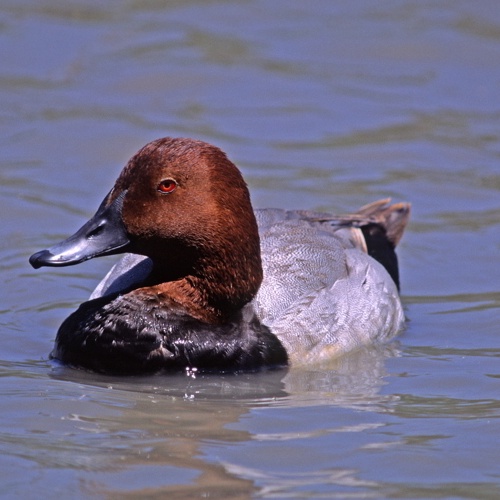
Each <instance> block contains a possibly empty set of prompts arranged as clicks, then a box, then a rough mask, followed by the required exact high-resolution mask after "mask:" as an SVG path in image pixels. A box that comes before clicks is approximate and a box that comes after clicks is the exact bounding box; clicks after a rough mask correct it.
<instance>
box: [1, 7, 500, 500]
mask: <svg viewBox="0 0 500 500" xmlns="http://www.w3.org/2000/svg"><path fill="white" fill-rule="evenodd" d="M0 58H1V60H2V65H1V67H2V71H1V72H0V102H1V106H0V124H1V129H2V134H1V136H0V144H1V148H0V212H1V214H2V216H1V224H0V232H1V233H0V266H1V269H2V277H3V285H2V287H1V291H0V297H1V301H0V323H1V333H2V335H1V339H0V370H1V371H0V374H1V375H2V377H1V378H0V390H1V394H2V399H1V401H2V411H1V414H0V415H1V416H0V484H1V485H2V488H1V491H2V494H3V495H4V496H5V497H19V498H35V497H37V498H39V497H40V495H41V494H43V496H55V495H59V496H61V497H63V498H65V497H68V496H71V497H72V498H88V497H97V498H123V497H125V498H126V497H128V496H129V497H138V496H140V497H148V498H156V497H157V498H164V497H166V496H168V497H169V498H195V497H208V496H210V497H214V498H236V499H238V498H249V497H254V498H261V497H263V498H346V497H349V498H491V499H493V498H498V496H499V495H500V465H499V463H500V461H499V460H498V458H499V452H498V442H499V440H500V426H499V416H500V398H499V383H500V380H499V379H500V365H499V362H500V360H499V358H500V336H499V333H500V332H499V327H498V324H499V322H498V318H499V309H500V285H499V283H500V266H499V258H498V255H499V250H500V166H499V165H500V125H499V124H500V101H499V98H498V96H499V90H498V89H499V88H500V87H499V84H500V66H499V65H498V64H497V62H498V61H499V60H500V10H499V9H498V6H497V5H496V3H495V2H491V1H477V2H465V1H455V2H446V1H444V2H426V1H416V0H412V1H411V0H408V1H400V2H393V1H385V0H384V1H380V2H369V1H363V0H361V1H358V2H350V3H349V4H347V3H342V2H340V3H338V2H327V1H322V0H314V1H311V2H299V1H294V0H291V1H282V0H277V1H274V2H264V1H257V0H247V1H243V0H241V1H232V2H226V1H223V0H214V1H211V2H199V1H194V0H193V1H183V2H161V1H155V0H149V1H145V0H144V1H138V0H136V1H132V0H130V1H126V2H119V1H109V2H105V3H104V2H97V1H83V0H72V1H71V2H67V1H62V0H42V1H34V0H21V1H20V0H15V1H14V0H5V1H4V2H3V3H2V6H0ZM165 135H172V136H189V137H195V138H199V139H203V140H207V141H209V142H212V143H214V144H216V145H218V146H220V147H221V148H223V149H224V150H225V151H227V152H228V154H229V156H230V157H231V158H232V159H233V160H234V161H235V162H236V163H237V164H238V165H239V166H240V168H241V169H242V171H243V173H244V175H245V177H246V179H247V181H248V183H249V186H250V189H251V192H252V199H253V203H254V205H255V206H257V207H265V206H275V207H283V208H313V209H318V210H328V211H338V212H346V211H350V210H352V209H355V208H357V207H358V206H360V205H363V204H365V203H368V202H371V201H373V200H375V199H377V198H383V197H387V196H390V197H392V198H393V199H395V200H408V201H410V202H412V204H413V214H412V221H411V224H410V226H409V228H408V231H407V233H406V234H405V237H404V239H403V241H402V243H401V247H400V253H399V254H400V262H401V274H402V294H403V299H404V303H405V307H406V313H407V316H408V327H407V329H406V331H405V332H404V333H402V334H401V335H400V336H399V338H398V340H397V341H395V342H394V343H392V344H390V345H388V346H378V347H373V348H368V349H365V350H363V351H360V352H357V353H353V354H352V355H350V356H346V357H345V358H342V359H340V360H336V361H332V363H330V364H329V365H328V366H321V367H311V368H310V369H308V370H293V369H291V370H288V371H278V372H270V373H261V374H248V375H239V376H211V377H198V378H192V377H187V376H184V375H182V376H180V375H179V376H172V377H144V378H125V379H119V378H112V377H103V376H97V375H93V374H88V373H82V372H79V371H75V370H71V369H67V368H61V367H58V366H56V365H54V364H52V363H51V362H49V361H48V353H49V351H50V349H51V346H52V342H53V339H54V336H55V332H56V331H57V328H58V326H59V324H60V323H61V321H62V320H63V319H64V318H65V317H66V316H67V315H68V314H69V313H70V312H71V311H72V310H74V309H75V307H76V306H77V305H78V304H79V303H81V302H82V301H83V300H85V298H86V297H88V295H89V294H90V292H91V291H92V289H93V287H94V286H95V285H96V283H97V282H98V281H99V279H100V277H101V276H102V275H103V274H104V273H105V272H106V270H107V269H108V268H109V267H110V265H111V264H112V262H113V261H114V259H113V258H102V259H97V260H95V261H90V262H87V263H85V264H82V265H81V266H77V267H72V268H65V269H58V270H57V269H42V270H38V271H34V270H33V269H31V268H30V267H29V265H28V263H27V258H28V257H29V255H30V254H31V253H33V252H34V251H36V250H39V249H41V248H45V247H47V246H48V245H50V244H52V243H54V242H57V241H59V240H60V239H62V238H64V237H65V236H67V235H69V234H71V233H72V232H73V231H74V230H75V229H77V228H78V227H79V226H80V225H81V224H82V223H83V222H84V221H85V219H86V218H87V217H88V216H90V215H92V213H93V212H94V211H95V209H96V208H97V206H98V204H99V202H100V201H101V199H102V198H103V197H104V195H105V194H106V193H107V191H108V190H109V188H110V187H111V185H112V182H113V180H114V179H115V177H116V176H117V174H118V173H119V171H120V169H121V167H122V165H123V164H124V162H125V161H126V160H127V159H128V158H129V157H130V156H131V155H132V154H133V153H134V152H135V151H136V150H137V149H138V148H139V147H141V146H142V145H143V144H145V143H146V142H148V141H150V140H153V139H155V138H157V137H162V136H165Z"/></svg>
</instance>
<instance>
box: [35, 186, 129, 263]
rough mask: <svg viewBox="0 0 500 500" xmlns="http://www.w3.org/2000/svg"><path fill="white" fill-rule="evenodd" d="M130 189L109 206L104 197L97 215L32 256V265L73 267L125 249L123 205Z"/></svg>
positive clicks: (127, 238)
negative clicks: (66, 236)
mask: <svg viewBox="0 0 500 500" xmlns="http://www.w3.org/2000/svg"><path fill="white" fill-rule="evenodd" d="M125 194H126V191H123V192H122V193H120V195H119V196H118V197H117V198H115V200H114V201H113V202H112V203H111V204H109V205H107V206H106V200H107V199H108V197H106V198H105V199H104V201H103V202H102V203H101V206H100V207H99V209H98V210H97V212H96V214H95V215H94V216H93V217H92V218H91V219H90V220H89V221H88V222H87V223H86V224H84V225H83V226H82V227H81V228H80V229H79V230H78V231H77V232H76V233H75V234H73V235H72V236H70V237H69V238H67V239H66V240H64V241H62V242H61V243H58V244H57V245H54V246H53V247H51V248H48V249H46V250H42V251H40V252H37V253H35V254H33V255H32V256H31V257H30V264H31V265H32V266H33V267H34V268H35V269H38V268H39V267H42V266H72V265H74V264H79V263H80V262H84V261H86V260H89V259H93V258H94V257H99V256H101V255H111V254H115V253H121V252H123V251H125V248H124V247H126V246H127V245H128V244H129V243H130V240H129V237H128V234H127V230H126V229H125V226H124V224H123V219H122V207H123V198H124V197H125Z"/></svg>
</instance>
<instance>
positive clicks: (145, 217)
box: [29, 137, 410, 375]
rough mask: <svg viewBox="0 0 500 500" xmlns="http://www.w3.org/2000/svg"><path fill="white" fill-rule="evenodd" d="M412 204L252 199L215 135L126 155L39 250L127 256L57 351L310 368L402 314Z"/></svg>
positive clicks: (137, 360) (132, 371)
mask: <svg viewBox="0 0 500 500" xmlns="http://www.w3.org/2000/svg"><path fill="white" fill-rule="evenodd" d="M409 215H410V204H409V203H406V202H400V203H394V204H391V202H390V199H384V200H379V201H376V202H373V203H370V204H368V205H365V206H364V207H362V208H360V209H359V210H357V211H356V212H352V213H347V214H344V215H332V214H329V213H321V212H314V211H304V210H284V209H273V208H268V209H257V210H254V209H253V207H252V204H251V200H250V194H249V190H248V187H247V184H246V183H245V181H244V179H243V177H242V174H241V172H240V171H239V169H238V168H237V167H236V166H235V164H234V163H233V162H232V161H231V160H229V158H228V156H227V155H226V154H225V153H224V152H223V151H222V150H221V149H219V148H217V147H216V146H213V145H211V144H208V143H206V142H203V141H199V140H195V139H189V138H171V137H164V138H160V139H157V140H154V141H152V142H150V143H148V144H146V145H145V146H144V147H142V148H141V149H140V150H139V151H138V152H137V153H136V154H135V155H134V156H133V157H132V158H131V159H130V160H129V161H128V163H127V164H126V165H125V167H124V168H123V170H122V172H121V173H120V175H119V176H118V179H117V180H116V182H115V184H114V186H113V188H112V189H111V191H109V193H108V194H107V195H106V196H105V198H104V200H103V201H102V203H101V205H100V206H99V208H98V209H97V212H96V213H95V215H94V216H93V217H92V218H91V219H90V220H89V221H88V222H86V223H85V224H84V225H83V226H82V227H81V228H80V229H79V230H78V231H77V232H76V233H75V234H73V235H72V236H69V237H68V238H67V239H65V240H64V241H62V242H60V243H58V244H56V245H54V246H52V247H50V248H48V249H45V250H42V251H39V252H37V253H35V254H33V255H32V256H31V257H30V259H29V262H30V264H31V265H32V266H33V267H34V268H35V269H38V268H40V267H42V266H49V267H50V266H53V267H60V266H71V265H75V264H79V263H82V262H84V261H86V260H89V259H93V258H95V257H99V256H107V255H115V254H124V255H123V256H122V258H121V259H120V260H119V261H118V262H117V263H116V264H115V265H114V266H113V267H112V268H111V269H110V271H109V272H108V273H107V275H106V276H105V277H104V278H103V279H102V281H101V282H100V283H99V284H98V285H97V287H96V289H95V290H94V291H93V292H92V294H91V296H90V297H89V299H88V300H86V301H85V302H83V303H82V304H81V305H80V306H79V307H78V309H77V310H76V311H74V312H73V313H71V314H70V315H69V316H68V318H66V319H65V320H64V321H63V323H62V324H61V326H60V328H59V330H58V332H57V335H56V339H55V344H54V347H53V350H52V352H51V353H50V358H51V359H53V360H55V361H56V362H59V363H61V364H63V365H69V366H71V367H75V368H79V369H84V370H90V371H94V372H99V373H106V374H113V375H138V374H150V373H159V372H162V373H171V372H179V371H189V372H191V373H193V370H194V371H197V372H198V373H204V372H207V373H209V372H217V373H228V372H230V373H237V372H246V371H255V370H260V369H279V368H283V367H291V366H309V365H311V364H314V363H320V362H323V361H325V360H329V359H333V358H336V357H338V356H341V355H344V354H346V353H348V352H349V351H352V350H354V349H356V348H359V347H360V346H364V345H368V344H371V343H376V342H385V341H388V340H390V339H392V338H393V337H394V336H395V335H396V334H397V333H398V332H399V331H401V330H402V329H403V327H404V324H405V315H404V311H403V306H402V303H401V299H400V294H399V270H398V260H397V255H396V251H395V249H396V246H397V244H398V243H399V241H400V239H401V237H402V235H403V232H404V229H405V227H406V225H407V222H408V219H409Z"/></svg>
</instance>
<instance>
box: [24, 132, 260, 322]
mask: <svg viewBox="0 0 500 500" xmlns="http://www.w3.org/2000/svg"><path fill="white" fill-rule="evenodd" d="M108 212H110V213H112V214H113V215H112V217H113V220H114V222H113V225H114V227H119V229H120V231H121V232H122V233H123V232H124V233H125V234H126V237H124V236H123V235H122V236H121V238H122V239H120V242H119V245H118V246H117V247H115V248H113V245H112V244H110V243H109V242H107V243H106V245H104V246H106V248H105V249H104V251H101V252H99V251H98V250H97V251H96V249H95V248H93V249H92V255H84V256H83V257H82V255H81V249H82V247H83V246H84V245H82V243H81V241H80V240H81V236H82V235H81V234H80V237H79V238H76V239H78V240H79V249H80V253H79V255H78V258H76V259H73V260H72V259H71V258H68V257H67V254H68V251H67V249H64V251H61V248H59V247H60V246H61V245H63V243H65V242H63V243H62V244H60V245H59V246H56V247H58V248H56V247H53V249H50V250H45V251H43V252H39V253H38V254H35V255H34V256H32V264H33V265H34V266H35V267H39V266H41V265H70V264H75V263H78V262H81V261H82V260H86V259H88V258H92V257H95V256H98V255H103V254H105V255H107V254H110V253H119V252H133V253H138V254H142V255H146V256H148V257H150V258H151V259H152V260H153V263H154V269H153V272H152V273H151V279H150V281H149V282H148V283H147V285H148V288H146V287H144V288H141V289H139V290H136V291H135V292H133V293H146V294H155V295H156V296H158V297H159V298H160V299H162V298H165V299H169V300H172V301H174V302H176V303H178V304H179V305H181V306H183V307H185V309H186V310H187V311H188V312H189V313H190V314H192V315H193V316H194V317H197V318H198V319H201V320H203V321H207V322H214V323H215V322H222V321H224V320H225V319H227V317H228V316H229V315H230V314H231V313H232V312H234V311H236V310H238V309H240V308H241V307H243V305H244V304H246V303H247V302H249V301H250V300H251V299H252V298H253V297H254V295H255V294H256V293H257V291H258V288H259V286H260V283H261V281H262V266H261V260H260V244H259V235H258V229H257V223H256V221H255V216H254V213H253V210H252V206H251V203H250V196H249V193H248V189H247V187H246V184H245V182H244V180H243V178H242V176H241V174H240V172H239V170H238V169H237V168H236V166H235V165H234V164H233V163H232V162H231V161H229V159H228V158H227V156H226V155H225V154H224V153H223V152H222V151H221V150H220V149H218V148H216V147H215V146H212V145H210V144H207V143H204V142H201V141H196V140H193V139H172V138H168V137H167V138H163V139H158V140H156V141H153V142H150V143H149V144H147V145H146V146H144V147H143V148H142V149H141V150H140V151H139V152H138V153H137V154H135V155H134V156H133V157H132V158H131V160H130V161H129V162H128V164H127V165H126V166H125V168H124V169H123V171H122V172H121V174H120V176H119V177H118V179H117V181H116V183H115V185H114V187H113V189H112V190H111V192H110V193H109V195H108V196H107V197H106V199H105V200H104V202H103V204H102V205H101V207H100V208H99V210H98V212H97V213H96V215H95V216H94V218H93V219H92V220H91V221H89V222H88V223H87V224H86V225H85V226H84V227H83V228H82V229H81V230H80V231H79V232H78V233H76V235H74V236H73V237H70V238H68V240H66V242H68V241H71V239H72V238H73V241H71V243H72V244H74V240H75V237H76V236H77V235H79V233H85V237H86V239H87V241H91V242H93V244H94V247H95V245H96V243H95V241H96V240H97V239H98V238H101V237H102V235H103V234H104V233H105V231H106V227H104V229H103V228H102V227H101V226H99V225H98V224H97V223H96V222H95V221H94V219H96V218H98V219H103V218H110V217H108ZM117 212H118V216H117ZM93 221H94V224H93V225H91V227H87V226H89V225H90V223H91V222H93ZM85 228H86V229H85ZM84 229H85V230H84ZM124 238H125V239H124ZM125 240H126V241H125ZM57 252H58V255H55V254H56V253H57ZM64 253H65V256H62V255H63V254H64Z"/></svg>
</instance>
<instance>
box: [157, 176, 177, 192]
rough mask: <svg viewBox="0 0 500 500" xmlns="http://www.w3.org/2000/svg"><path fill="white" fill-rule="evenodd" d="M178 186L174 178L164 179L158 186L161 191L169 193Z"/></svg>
mask: <svg viewBox="0 0 500 500" xmlns="http://www.w3.org/2000/svg"><path fill="white" fill-rule="evenodd" d="M176 187H177V182H175V181H174V179H163V180H162V181H161V182H160V184H158V187H157V188H156V189H157V190H158V191H159V192H160V193H164V194H168V193H171V192H172V191H175V189H176Z"/></svg>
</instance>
